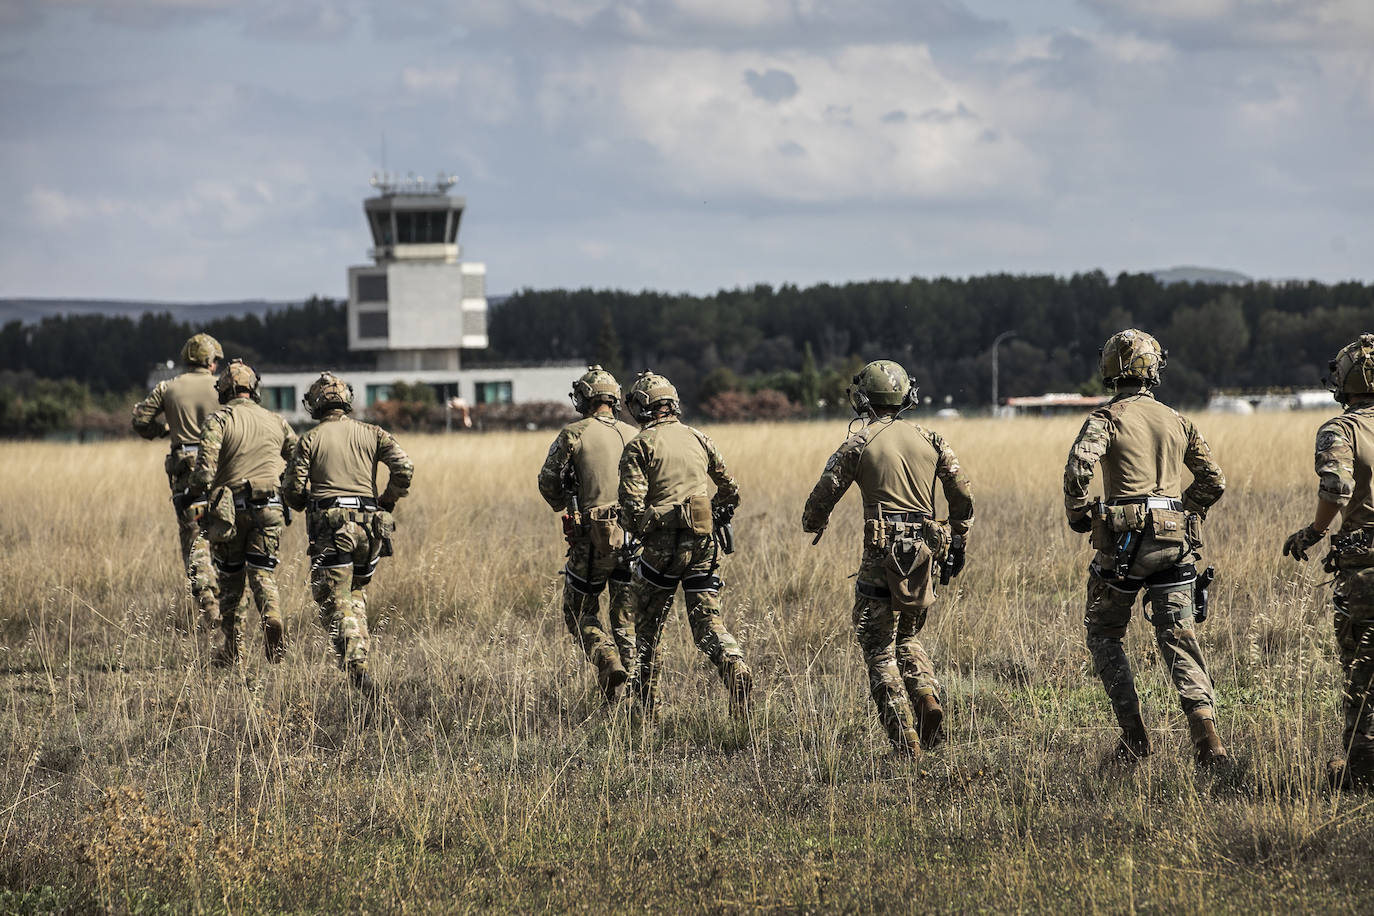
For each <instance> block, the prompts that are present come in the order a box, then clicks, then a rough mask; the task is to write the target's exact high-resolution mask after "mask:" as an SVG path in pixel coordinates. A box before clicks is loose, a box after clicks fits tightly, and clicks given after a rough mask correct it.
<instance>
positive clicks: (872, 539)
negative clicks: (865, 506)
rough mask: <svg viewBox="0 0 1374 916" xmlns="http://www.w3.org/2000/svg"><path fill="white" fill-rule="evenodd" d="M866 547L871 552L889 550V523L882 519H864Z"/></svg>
mask: <svg viewBox="0 0 1374 916" xmlns="http://www.w3.org/2000/svg"><path fill="white" fill-rule="evenodd" d="M864 547H865V548H867V549H869V550H885V549H887V523H885V522H884V521H883V520H882V519H880V518H866V519H864Z"/></svg>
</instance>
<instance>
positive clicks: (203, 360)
mask: <svg viewBox="0 0 1374 916" xmlns="http://www.w3.org/2000/svg"><path fill="white" fill-rule="evenodd" d="M222 359H224V349H223V348H222V347H221V346H220V345H219V341H218V340H215V338H213V337H211V336H210V335H209V334H195V335H192V336H191V337H189V338H187V339H186V343H184V344H182V345H181V361H182V363H184V364H185V365H187V366H202V367H204V368H207V369H208V368H209V367H210V365H211V364H212V363H214V362H215V361H216V360H222Z"/></svg>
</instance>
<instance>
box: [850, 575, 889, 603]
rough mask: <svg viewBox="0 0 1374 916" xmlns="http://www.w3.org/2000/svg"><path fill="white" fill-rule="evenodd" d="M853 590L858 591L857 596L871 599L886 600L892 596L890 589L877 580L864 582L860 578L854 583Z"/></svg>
mask: <svg viewBox="0 0 1374 916" xmlns="http://www.w3.org/2000/svg"><path fill="white" fill-rule="evenodd" d="M854 591H856V592H858V593H859V597H861V598H868V599H869V600H871V601H886V600H888V599H889V598H891V597H892V589H890V588H888V587H887V586H886V585H883V584H881V583H878V582H865V581H863V580H862V579H860V580H859V581H857V582H855V583H854Z"/></svg>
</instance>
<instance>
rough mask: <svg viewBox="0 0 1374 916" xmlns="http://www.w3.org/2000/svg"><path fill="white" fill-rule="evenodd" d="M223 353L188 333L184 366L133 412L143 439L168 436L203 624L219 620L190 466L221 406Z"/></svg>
mask: <svg viewBox="0 0 1374 916" xmlns="http://www.w3.org/2000/svg"><path fill="white" fill-rule="evenodd" d="M223 358H224V351H223V350H222V349H220V345H219V341H217V340H215V338H213V337H211V336H210V335H209V334H197V335H195V336H194V337H192V338H190V339H189V340H187V341H186V343H185V344H184V345H183V346H182V348H181V362H182V364H183V365H184V366H185V367H186V371H185V372H183V373H181V374H180V375H178V376H177V377H176V378H171V379H167V380H166V381H162V382H158V383H157V387H156V388H154V389H153V390H152V392H151V393H149V395H148V396H147V397H146V398H144V399H143V400H142V401H139V402H138V406H136V407H135V408H134V414H133V426H134V432H136V433H138V434H139V435H140V436H142V437H143V438H145V439H158V438H161V437H162V436H169V437H170V438H171V440H172V449H171V452H170V453H169V454H168V455H167V461H166V462H165V467H166V471H167V482H168V483H169V484H170V485H171V488H172V507H173V508H174V509H175V510H176V515H177V530H178V532H179V533H180V536H181V564H182V568H183V569H184V570H185V572H186V578H187V581H188V582H189V583H190V586H191V595H192V596H193V597H194V598H195V600H196V604H197V606H198V607H199V608H200V613H201V619H202V625H203V626H205V627H206V629H210V628H218V627H219V625H220V614H219V595H218V592H217V586H216V584H215V574H214V571H213V570H212V569H211V568H210V545H209V544H208V543H206V540H205V535H204V534H203V533H202V532H201V529H200V518H201V516H202V515H203V514H204V513H205V500H204V499H198V500H193V499H192V498H191V470H192V469H193V468H194V467H195V466H196V453H197V452H198V451H199V450H200V429H201V425H202V424H203V423H204V422H205V418H206V417H207V416H209V415H210V414H212V413H214V412H215V411H216V410H219V401H218V399H217V398H216V396H215V370H216V369H218V368H219V362H220V360H222V359H223Z"/></svg>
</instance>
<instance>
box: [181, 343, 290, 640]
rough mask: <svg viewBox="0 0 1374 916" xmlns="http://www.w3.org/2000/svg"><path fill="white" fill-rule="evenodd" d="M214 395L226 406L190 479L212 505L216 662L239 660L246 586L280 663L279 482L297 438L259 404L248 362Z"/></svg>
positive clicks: (232, 366) (231, 368)
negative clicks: (218, 636)
mask: <svg viewBox="0 0 1374 916" xmlns="http://www.w3.org/2000/svg"><path fill="white" fill-rule="evenodd" d="M215 390H216V391H217V392H218V393H219V402H220V403H221V404H223V405H225V406H224V408H223V409H222V410H219V411H217V412H216V413H213V414H211V415H210V416H208V417H206V418H205V429H204V430H203V431H202V432H201V434H200V454H199V455H198V456H197V457H196V466H195V470H194V471H192V473H191V491H192V492H193V493H194V494H195V495H196V496H197V497H199V498H203V499H207V500H208V505H207V507H206V514H205V519H204V522H205V528H206V534H207V536H208V537H209V539H210V555H211V558H212V559H213V561H214V564H215V569H216V570H217V571H218V572H219V592H220V597H221V599H222V600H221V612H222V614H223V620H222V622H221V626H222V627H223V629H224V645H223V646H222V647H221V648H220V650H219V651H218V652H217V653H216V656H215V658H216V661H217V662H218V663H219V664H232V663H233V662H235V661H237V660H238V657H239V644H240V634H239V618H240V613H241V610H242V604H243V591H244V584H245V581H246V583H247V585H248V586H249V587H250V588H251V589H252V591H253V599H254V601H255V602H256V603H257V606H258V613H259V614H260V615H261V617H262V634H263V650H264V652H266V654H267V660H268V661H269V662H272V663H276V662H280V661H281V660H282V657H283V656H284V655H285V654H286V624H285V623H284V622H283V621H282V616H281V608H280V606H279V605H280V602H279V600H278V597H277V583H276V579H275V573H274V570H275V569H276V568H277V548H278V547H279V546H280V544H281V533H282V529H283V528H284V527H285V525H286V515H285V513H284V511H283V509H282V501H281V479H282V472H283V471H284V470H285V469H286V460H287V458H288V457H290V455H291V452H292V451H293V450H294V449H295V447H296V434H295V432H293V431H292V429H291V426H290V425H289V424H288V423H287V422H286V420H285V419H283V418H282V417H281V416H280V415H278V414H275V413H273V412H272V411H270V410H268V409H267V408H266V407H263V406H262V405H261V404H260V403H259V402H258V400H259V399H258V374H257V373H256V372H255V371H253V369H252V367H251V366H248V365H247V364H246V363H244V362H243V360H239V359H235V360H231V361H230V362H229V365H228V366H226V367H225V368H224V371H223V372H221V373H220V376H219V380H218V381H217V382H216V383H215Z"/></svg>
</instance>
